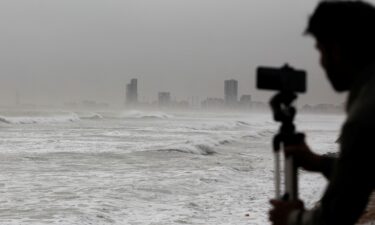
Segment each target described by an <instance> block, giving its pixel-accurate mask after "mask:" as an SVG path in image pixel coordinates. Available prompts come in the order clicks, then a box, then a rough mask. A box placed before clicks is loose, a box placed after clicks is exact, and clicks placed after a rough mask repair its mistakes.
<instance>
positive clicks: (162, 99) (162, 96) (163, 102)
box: [159, 92, 171, 106]
mask: <svg viewBox="0 0 375 225" xmlns="http://www.w3.org/2000/svg"><path fill="white" fill-rule="evenodd" d="M170 103H171V93H170V92H159V106H168V105H170Z"/></svg>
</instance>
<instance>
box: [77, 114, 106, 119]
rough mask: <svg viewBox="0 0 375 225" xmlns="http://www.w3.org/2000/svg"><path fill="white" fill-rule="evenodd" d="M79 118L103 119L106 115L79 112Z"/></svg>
mask: <svg viewBox="0 0 375 225" xmlns="http://www.w3.org/2000/svg"><path fill="white" fill-rule="evenodd" d="M79 118H80V119H82V120H100V119H103V118H104V116H103V115H101V114H99V113H86V114H79Z"/></svg>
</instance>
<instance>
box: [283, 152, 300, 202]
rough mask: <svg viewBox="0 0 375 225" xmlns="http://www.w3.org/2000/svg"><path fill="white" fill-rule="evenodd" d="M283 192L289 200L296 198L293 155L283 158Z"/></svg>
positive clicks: (296, 186) (296, 173)
mask: <svg viewBox="0 0 375 225" xmlns="http://www.w3.org/2000/svg"><path fill="white" fill-rule="evenodd" d="M285 193H286V194H287V195H288V196H289V200H298V172H297V168H296V166H295V164H294V159H293V157H287V158H285Z"/></svg>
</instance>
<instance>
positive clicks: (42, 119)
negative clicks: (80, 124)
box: [0, 113, 80, 124]
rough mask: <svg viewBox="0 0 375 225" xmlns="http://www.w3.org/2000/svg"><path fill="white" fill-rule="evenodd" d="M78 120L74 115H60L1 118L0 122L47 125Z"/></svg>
mask: <svg viewBox="0 0 375 225" xmlns="http://www.w3.org/2000/svg"><path fill="white" fill-rule="evenodd" d="M78 120H80V118H79V116H78V115H77V114H74V113H68V114H60V115H45V116H42V115H30V116H27V115H23V116H1V115H0V122H2V123H6V124H47V123H65V122H75V121H78Z"/></svg>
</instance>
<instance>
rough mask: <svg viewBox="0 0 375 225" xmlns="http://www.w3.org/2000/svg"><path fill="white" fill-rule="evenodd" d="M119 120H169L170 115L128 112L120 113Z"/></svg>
mask: <svg viewBox="0 0 375 225" xmlns="http://www.w3.org/2000/svg"><path fill="white" fill-rule="evenodd" d="M120 117H121V118H126V119H170V118H173V116H172V115H170V114H167V113H164V112H141V111H129V112H125V113H122V115H121V116H120Z"/></svg>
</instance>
